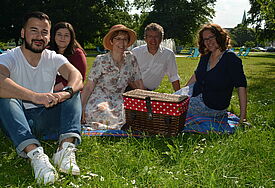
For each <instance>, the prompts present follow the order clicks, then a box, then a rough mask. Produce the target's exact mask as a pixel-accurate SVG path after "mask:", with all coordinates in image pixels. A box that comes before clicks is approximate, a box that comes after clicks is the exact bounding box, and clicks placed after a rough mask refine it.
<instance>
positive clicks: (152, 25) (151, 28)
mask: <svg viewBox="0 0 275 188" xmlns="http://www.w3.org/2000/svg"><path fill="white" fill-rule="evenodd" d="M148 31H158V32H159V33H160V34H161V39H163V37H164V30H163V27H162V26H161V25H159V24H157V23H150V24H149V25H147V26H146V27H145V29H144V38H146V33H147V32H148Z"/></svg>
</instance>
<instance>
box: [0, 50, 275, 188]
mask: <svg viewBox="0 0 275 188" xmlns="http://www.w3.org/2000/svg"><path fill="white" fill-rule="evenodd" d="M93 60H94V57H88V65H89V67H91V64H92V61H93ZM197 63H198V60H192V59H188V58H182V57H181V58H177V64H178V69H179V75H180V77H181V86H184V85H185V83H186V82H187V81H188V80H189V78H190V76H191V75H192V74H193V72H194V70H195V68H196V67H197ZM243 65H244V70H245V73H246V75H247V80H248V121H249V122H250V123H251V124H252V126H251V127H249V128H248V127H245V128H243V129H240V130H238V131H237V132H236V133H235V134H233V135H218V134H214V133H212V134H209V135H200V134H181V135H179V136H177V137H162V136H155V137H146V138H117V137H88V136H84V137H82V138H83V142H82V144H81V145H80V146H79V147H78V151H77V161H78V165H79V167H80V168H81V175H80V176H71V175H65V174H60V178H59V180H58V181H57V182H56V183H55V184H54V186H55V187H273V186H274V181H275V173H274V172H275V166H274V156H275V150H274V135H275V122H274V119H275V114H274V113H275V107H274V106H275V105H274V101H275V98H274V97H275V94H274V90H275V88H274V87H275V83H274V80H275V74H274V71H275V67H274V66H275V54H270V55H268V56H267V57H266V56H262V55H260V54H258V55H254V54H252V55H251V56H250V57H248V58H243ZM88 70H89V69H88ZM157 91H159V92H164V93H173V92H174V91H173V89H172V86H171V83H170V82H169V81H168V78H167V77H165V78H164V80H163V82H162V84H161V86H160V87H159V88H158V90H157ZM238 105H239V104H238V97H237V94H236V92H234V96H233V98H232V103H231V105H230V107H229V110H230V111H233V112H234V113H236V114H238V113H239V106H238ZM0 143H1V147H0V155H1V158H0V187H28V186H30V187H39V186H38V185H37V184H36V182H35V181H34V178H33V174H32V169H31V166H30V163H29V161H28V160H26V159H23V158H20V157H18V156H17V154H16V151H15V149H14V147H13V146H12V144H11V142H10V141H8V140H7V138H6V137H4V135H3V133H2V132H1V131H0ZM42 146H43V147H44V148H45V151H46V153H47V154H48V155H49V157H51V156H52V154H53V153H54V152H55V150H56V143H55V142H42ZM46 187H52V186H46Z"/></svg>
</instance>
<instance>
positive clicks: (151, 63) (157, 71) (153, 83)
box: [132, 44, 180, 90]
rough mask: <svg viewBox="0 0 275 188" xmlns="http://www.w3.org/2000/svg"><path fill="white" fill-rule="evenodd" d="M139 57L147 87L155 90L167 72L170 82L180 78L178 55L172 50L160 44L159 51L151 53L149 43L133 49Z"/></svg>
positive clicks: (138, 60)
mask: <svg viewBox="0 0 275 188" xmlns="http://www.w3.org/2000/svg"><path fill="white" fill-rule="evenodd" d="M132 52H133V54H134V55H135V56H136V58H137V62H138V65H139V67H140V71H141V74H142V80H143V83H144V86H145V88H147V89H150V90H155V89H156V88H157V87H158V86H159V85H160V83H161V81H162V79H163V77H164V76H165V75H166V74H167V75H168V78H169V80H170V82H174V81H176V80H179V79H180V77H179V75H178V68H177V64H176V57H175V54H174V52H173V51H172V50H170V49H169V48H166V47H162V46H160V47H159V49H158V51H157V53H156V54H155V55H152V54H151V53H149V51H148V48H147V45H146V44H145V45H141V46H138V47H136V48H134V49H133V50H132Z"/></svg>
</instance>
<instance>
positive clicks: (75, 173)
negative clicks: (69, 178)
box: [59, 168, 80, 176]
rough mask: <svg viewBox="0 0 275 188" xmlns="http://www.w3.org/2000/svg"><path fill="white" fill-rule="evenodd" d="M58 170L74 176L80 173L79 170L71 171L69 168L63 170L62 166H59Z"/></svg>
mask: <svg viewBox="0 0 275 188" xmlns="http://www.w3.org/2000/svg"><path fill="white" fill-rule="evenodd" d="M59 171H60V172H63V173H65V174H72V175H74V176H79V175H80V172H76V171H71V170H64V169H62V168H59Z"/></svg>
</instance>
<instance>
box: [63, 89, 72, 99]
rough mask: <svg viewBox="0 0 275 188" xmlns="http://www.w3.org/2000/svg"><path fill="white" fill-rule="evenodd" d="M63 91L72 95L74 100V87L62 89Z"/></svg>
mask: <svg viewBox="0 0 275 188" xmlns="http://www.w3.org/2000/svg"><path fill="white" fill-rule="evenodd" d="M62 91H66V92H68V93H70V95H71V96H70V98H72V96H73V94H74V91H73V88H72V86H66V87H64V88H63V89H62Z"/></svg>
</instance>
